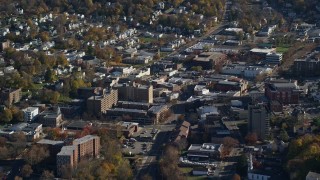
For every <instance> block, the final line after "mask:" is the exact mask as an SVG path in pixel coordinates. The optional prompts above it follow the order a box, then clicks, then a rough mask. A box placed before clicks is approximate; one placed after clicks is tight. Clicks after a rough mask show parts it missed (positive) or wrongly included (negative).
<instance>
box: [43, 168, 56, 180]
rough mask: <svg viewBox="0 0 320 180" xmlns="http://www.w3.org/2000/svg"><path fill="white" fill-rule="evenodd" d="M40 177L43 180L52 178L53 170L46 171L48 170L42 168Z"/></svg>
mask: <svg viewBox="0 0 320 180" xmlns="http://www.w3.org/2000/svg"><path fill="white" fill-rule="evenodd" d="M41 179H44V180H52V179H54V174H53V172H51V171H48V170H44V171H43V172H42V174H41Z"/></svg>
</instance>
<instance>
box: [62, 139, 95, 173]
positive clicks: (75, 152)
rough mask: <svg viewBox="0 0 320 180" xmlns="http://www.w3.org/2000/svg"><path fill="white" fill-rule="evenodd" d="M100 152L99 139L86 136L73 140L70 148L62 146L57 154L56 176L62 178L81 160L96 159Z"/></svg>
mask: <svg viewBox="0 0 320 180" xmlns="http://www.w3.org/2000/svg"><path fill="white" fill-rule="evenodd" d="M99 151H100V137H99V136H94V135H87V136H84V137H82V138H79V139H75V140H74V141H73V143H72V145H71V146H63V147H62V149H61V151H60V152H59V153H58V154H57V174H58V176H62V175H63V172H64V171H66V170H68V168H71V169H73V168H74V167H76V166H77V164H78V162H80V161H81V160H84V159H87V158H90V157H97V156H98V155H99Z"/></svg>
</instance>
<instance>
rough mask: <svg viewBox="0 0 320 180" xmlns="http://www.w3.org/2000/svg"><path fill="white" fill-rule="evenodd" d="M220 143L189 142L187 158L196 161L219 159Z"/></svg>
mask: <svg viewBox="0 0 320 180" xmlns="http://www.w3.org/2000/svg"><path fill="white" fill-rule="evenodd" d="M221 149H222V145H221V144H211V143H204V144H191V145H190V147H189V149H188V154H187V157H188V160H190V161H196V162H210V161H217V160H219V159H220V154H221Z"/></svg>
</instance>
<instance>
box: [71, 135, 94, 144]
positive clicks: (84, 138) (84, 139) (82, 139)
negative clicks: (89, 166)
mask: <svg viewBox="0 0 320 180" xmlns="http://www.w3.org/2000/svg"><path fill="white" fill-rule="evenodd" d="M97 137H99V136H93V135H86V136H84V137H82V138H79V139H75V140H74V141H73V144H82V143H85V142H87V141H90V140H92V139H95V138H97Z"/></svg>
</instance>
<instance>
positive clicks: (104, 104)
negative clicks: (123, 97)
mask: <svg viewBox="0 0 320 180" xmlns="http://www.w3.org/2000/svg"><path fill="white" fill-rule="evenodd" d="M117 102H118V90H116V89H112V90H110V91H109V92H105V93H104V94H103V95H101V96H91V97H89V98H88V99H87V111H88V112H89V113H92V114H101V113H106V112H107V110H108V109H110V108H112V107H113V106H114V105H116V104H117Z"/></svg>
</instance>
